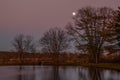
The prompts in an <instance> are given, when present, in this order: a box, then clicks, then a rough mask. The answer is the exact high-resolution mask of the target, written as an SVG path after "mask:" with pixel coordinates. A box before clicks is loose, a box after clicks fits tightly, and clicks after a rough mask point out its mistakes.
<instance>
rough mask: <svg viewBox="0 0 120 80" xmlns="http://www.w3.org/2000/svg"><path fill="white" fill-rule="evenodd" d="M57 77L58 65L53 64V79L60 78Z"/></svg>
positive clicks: (57, 79)
mask: <svg viewBox="0 0 120 80" xmlns="http://www.w3.org/2000/svg"><path fill="white" fill-rule="evenodd" d="M59 78H60V77H59V67H58V66H53V80H60V79H59Z"/></svg>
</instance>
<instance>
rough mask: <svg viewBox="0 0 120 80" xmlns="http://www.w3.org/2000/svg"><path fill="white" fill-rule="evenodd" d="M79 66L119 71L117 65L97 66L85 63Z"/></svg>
mask: <svg viewBox="0 0 120 80" xmlns="http://www.w3.org/2000/svg"><path fill="white" fill-rule="evenodd" d="M80 66H85V67H96V68H104V69H113V70H120V64H118V63H99V64H93V63H87V64H80Z"/></svg>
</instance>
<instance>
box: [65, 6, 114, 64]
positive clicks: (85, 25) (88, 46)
mask: <svg viewBox="0 0 120 80" xmlns="http://www.w3.org/2000/svg"><path fill="white" fill-rule="evenodd" d="M111 13H112V9H110V8H106V7H103V8H92V7H85V8H82V9H79V10H78V12H77V14H76V15H75V16H74V17H73V20H74V25H72V24H69V25H67V30H68V34H69V35H71V37H72V39H73V40H75V42H76V46H77V48H78V49H84V50H86V51H87V52H88V53H89V59H90V60H89V61H90V62H95V63H98V60H99V56H100V54H101V52H102V47H103V46H104V42H105V37H106V35H105V34H106V32H108V31H107V30H108V24H109V22H110V20H111Z"/></svg>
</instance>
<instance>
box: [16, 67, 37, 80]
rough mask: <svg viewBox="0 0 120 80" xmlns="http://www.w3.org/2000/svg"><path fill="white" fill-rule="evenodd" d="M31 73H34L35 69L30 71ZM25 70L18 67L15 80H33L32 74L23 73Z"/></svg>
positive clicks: (33, 75)
mask: <svg viewBox="0 0 120 80" xmlns="http://www.w3.org/2000/svg"><path fill="white" fill-rule="evenodd" d="M32 70H33V72H34V71H35V68H33V69H32ZM24 71H26V70H25V67H23V66H19V68H18V72H19V74H18V77H17V80H35V74H34V73H32V74H27V73H24Z"/></svg>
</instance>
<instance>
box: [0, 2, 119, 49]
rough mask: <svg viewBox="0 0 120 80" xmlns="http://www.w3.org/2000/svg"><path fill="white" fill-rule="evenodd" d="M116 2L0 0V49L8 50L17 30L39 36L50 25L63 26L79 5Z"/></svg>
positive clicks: (114, 5) (113, 5) (112, 6)
mask: <svg viewBox="0 0 120 80" xmlns="http://www.w3.org/2000/svg"><path fill="white" fill-rule="evenodd" d="M119 5H120V0H0V50H10V49H11V45H10V44H11V43H10V42H11V41H12V39H13V37H14V36H15V35H17V34H19V33H23V34H29V35H32V36H34V37H37V38H39V37H40V36H41V35H42V33H43V32H45V30H47V29H48V28H50V27H55V26H58V27H64V26H65V25H66V24H67V23H68V22H69V21H71V17H72V12H74V11H77V10H78V9H79V8H82V7H85V6H95V7H101V6H108V7H111V8H115V9H117V7H118V6H119Z"/></svg>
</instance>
